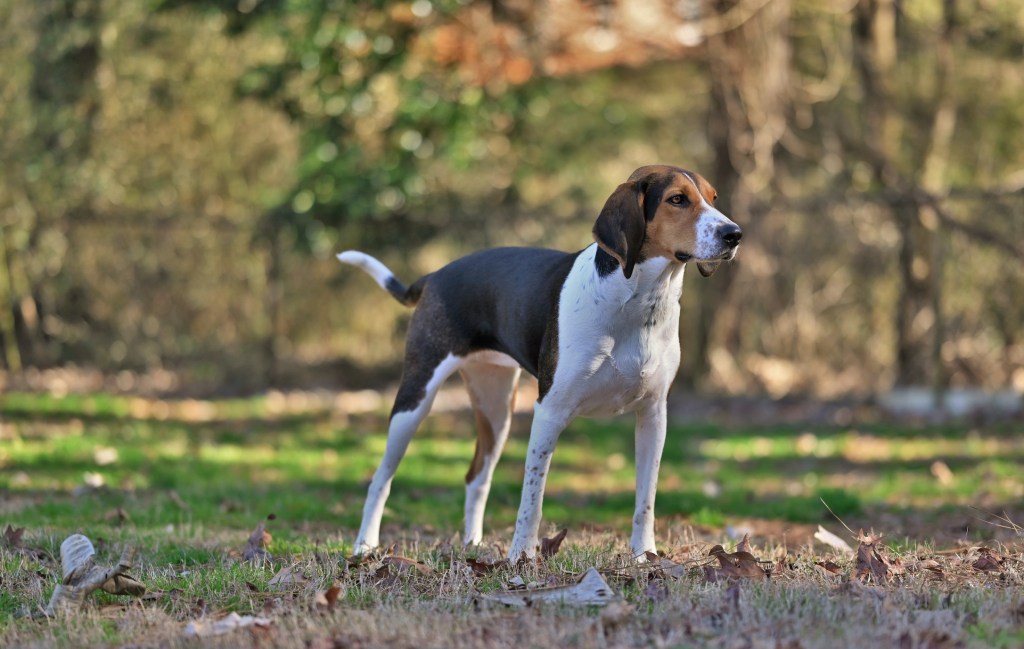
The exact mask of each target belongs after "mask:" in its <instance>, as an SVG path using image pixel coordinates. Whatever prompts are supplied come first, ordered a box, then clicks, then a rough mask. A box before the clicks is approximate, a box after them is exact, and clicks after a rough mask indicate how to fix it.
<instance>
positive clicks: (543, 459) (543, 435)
mask: <svg viewBox="0 0 1024 649" xmlns="http://www.w3.org/2000/svg"><path fill="white" fill-rule="evenodd" d="M550 410H554V408H549V407H545V406H544V404H541V403H538V404H537V405H536V408H535V409H534V415H533V425H532V426H531V428H530V443H529V446H528V447H527V449H526V474H525V476H524V477H523V496H522V499H521V500H520V501H519V515H518V516H517V517H516V531H515V534H514V535H513V536H512V545H511V546H510V547H509V551H508V558H509V560H510V561H518V560H519V559H520V558H521V557H522V556H523V555H526V557H527V558H532V557H534V556H536V555H537V547H538V545H539V539H538V530H539V529H540V519H541V507H542V505H543V502H544V485H545V483H546V482H547V475H548V468H549V467H550V466H551V454H552V453H554V451H555V444H556V443H557V442H558V436H559V435H561V434H562V431H563V430H564V429H565V427H566V426H567V425H568V424H569V419H568V418H567V417H565V416H563V415H562V414H560V413H559V414H554V415H552V414H550V413H549V411H550Z"/></svg>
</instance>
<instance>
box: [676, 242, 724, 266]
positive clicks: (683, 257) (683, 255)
mask: <svg viewBox="0 0 1024 649" xmlns="http://www.w3.org/2000/svg"><path fill="white" fill-rule="evenodd" d="M738 250H739V246H736V247H735V248H729V249H728V250H726V251H725V252H723V253H721V254H719V255H715V256H714V257H708V258H706V259H698V258H696V257H694V256H693V255H691V254H690V253H688V252H683V251H682V250H677V251H676V259H677V260H679V261H681V262H683V263H684V264H685V263H686V262H688V261H732V260H733V259H735V258H736V251H738Z"/></svg>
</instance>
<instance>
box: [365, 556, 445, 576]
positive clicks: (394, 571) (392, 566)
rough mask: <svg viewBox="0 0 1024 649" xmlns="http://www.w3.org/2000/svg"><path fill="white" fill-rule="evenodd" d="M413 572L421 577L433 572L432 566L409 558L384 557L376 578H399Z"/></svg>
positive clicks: (375, 574)
mask: <svg viewBox="0 0 1024 649" xmlns="http://www.w3.org/2000/svg"><path fill="white" fill-rule="evenodd" d="M413 570H415V571H416V572H418V573H420V574H421V575H429V574H431V573H432V572H434V571H433V570H431V569H430V566H428V565H426V564H425V563H421V562H419V561H416V560H415V559H410V558H408V557H399V556H394V557H384V559H383V561H381V566H380V568H378V569H377V572H376V573H374V577H376V578H377V579H385V578H387V577H398V576H403V575H407V574H409V573H411V572H412V571H413Z"/></svg>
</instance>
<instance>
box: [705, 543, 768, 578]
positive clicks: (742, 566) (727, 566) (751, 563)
mask: <svg viewBox="0 0 1024 649" xmlns="http://www.w3.org/2000/svg"><path fill="white" fill-rule="evenodd" d="M708 554H709V555H710V556H713V557H715V558H716V559H718V563H719V568H718V574H717V577H720V578H726V579H755V580H756V579H764V578H765V577H767V576H768V572H770V570H771V567H770V566H771V563H770V562H764V563H765V564H766V565H768V566H769V568H768V570H766V569H765V568H764V567H763V566H762V565H761V564H762V562H761V561H758V559H757V557H755V556H754V555H752V554H750V553H749V552H733V553H732V554H729V553H727V552H726V551H725V549H724V548H723V547H722V546H720V545H716V546H714V547H713V548H711V551H710V552H708ZM709 581H710V580H709Z"/></svg>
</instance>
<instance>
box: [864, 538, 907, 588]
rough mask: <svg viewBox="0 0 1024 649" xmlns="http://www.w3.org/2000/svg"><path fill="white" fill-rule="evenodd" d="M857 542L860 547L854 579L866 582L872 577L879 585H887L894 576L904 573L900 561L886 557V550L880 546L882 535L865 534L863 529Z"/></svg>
mask: <svg viewBox="0 0 1024 649" xmlns="http://www.w3.org/2000/svg"><path fill="white" fill-rule="evenodd" d="M857 540H858V541H859V542H860V545H858V546H857V567H856V569H855V570H854V574H853V578H854V579H857V580H864V579H866V578H868V577H871V578H873V579H874V580H875V581H876V582H878V583H886V582H888V581H889V580H890V579H891V578H892V577H893V576H894V575H898V574H902V573H903V563H902V562H901V561H900V560H899V559H896V560H895V561H892V560H890V559H889V557H887V556H886V555H885V549H884V547H883V546H881V545H880V541H881V540H882V535H881V534H878V535H875V534H864V530H863V529H862V530H860V533H859V534H858V535H857Z"/></svg>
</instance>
